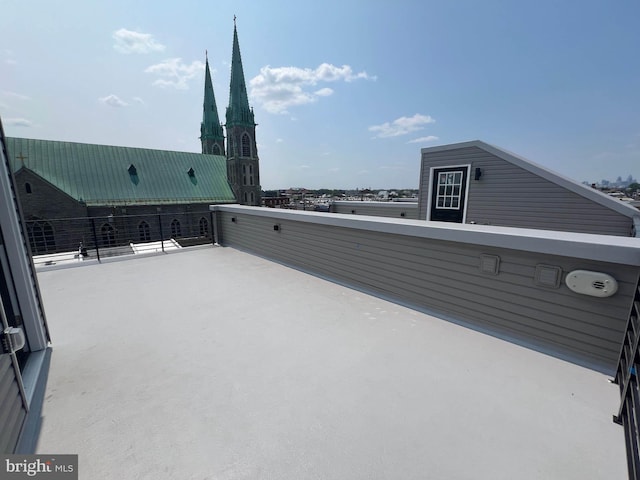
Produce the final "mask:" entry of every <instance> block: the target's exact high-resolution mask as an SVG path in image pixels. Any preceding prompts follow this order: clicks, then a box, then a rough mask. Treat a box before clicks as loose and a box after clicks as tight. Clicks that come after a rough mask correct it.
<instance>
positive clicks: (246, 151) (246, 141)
mask: <svg viewBox="0 0 640 480" xmlns="http://www.w3.org/2000/svg"><path fill="white" fill-rule="evenodd" d="M241 142H242V156H243V157H250V156H251V139H250V138H249V135H248V134H246V133H244V134H242V140H241Z"/></svg>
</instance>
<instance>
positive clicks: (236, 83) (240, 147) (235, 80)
mask: <svg viewBox="0 0 640 480" xmlns="http://www.w3.org/2000/svg"><path fill="white" fill-rule="evenodd" d="M226 117H227V123H226V125H225V128H226V130H227V175H228V179H229V183H230V184H231V187H232V188H233V192H234V193H235V195H236V199H237V200H238V202H239V203H241V204H243V205H258V206H259V205H260V204H261V198H260V197H261V188H260V170H259V165H258V163H259V159H258V146H257V143H256V123H255V121H254V117H253V109H251V107H249V97H248V96H247V86H246V84H245V82H244V71H243V69H242V58H241V57H240V44H239V43H238V29H237V28H236V19H235V17H233V53H232V57H231V82H230V84H229V106H228V107H227V115H226Z"/></svg>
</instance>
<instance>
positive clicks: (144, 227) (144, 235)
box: [138, 220, 151, 242]
mask: <svg viewBox="0 0 640 480" xmlns="http://www.w3.org/2000/svg"><path fill="white" fill-rule="evenodd" d="M138 234H139V236H140V241H141V242H148V241H150V240H151V231H150V229H149V224H148V223H147V222H145V221H144V220H143V221H141V222H140V224H139V225H138Z"/></svg>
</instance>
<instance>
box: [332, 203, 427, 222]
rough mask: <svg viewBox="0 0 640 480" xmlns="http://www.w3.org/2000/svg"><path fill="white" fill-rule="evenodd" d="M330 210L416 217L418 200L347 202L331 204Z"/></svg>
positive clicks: (346, 212)
mask: <svg viewBox="0 0 640 480" xmlns="http://www.w3.org/2000/svg"><path fill="white" fill-rule="evenodd" d="M329 211H330V212H333V213H343V214H349V215H372V216H374V217H389V218H408V219H413V220H417V219H418V202H415V203H413V202H349V201H337V202H333V203H332V204H331V207H330V208H329Z"/></svg>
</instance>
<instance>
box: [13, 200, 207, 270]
mask: <svg viewBox="0 0 640 480" xmlns="http://www.w3.org/2000/svg"><path fill="white" fill-rule="evenodd" d="M25 227H26V234H27V238H28V242H29V246H30V249H31V254H32V256H33V260H34V264H36V265H37V266H41V265H57V264H60V263H69V262H82V261H85V260H91V259H93V260H98V261H100V260H101V259H104V258H106V257H113V256H119V255H135V254H144V253H152V252H166V251H168V250H174V249H179V248H182V247H187V246H193V245H203V244H208V243H215V238H214V233H213V213H212V212H209V211H185V212H180V213H149V214H136V215H126V214H122V215H106V216H96V217H80V218H38V219H29V220H26V221H25Z"/></svg>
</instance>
